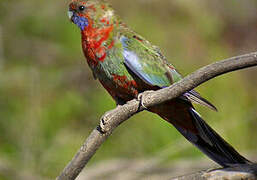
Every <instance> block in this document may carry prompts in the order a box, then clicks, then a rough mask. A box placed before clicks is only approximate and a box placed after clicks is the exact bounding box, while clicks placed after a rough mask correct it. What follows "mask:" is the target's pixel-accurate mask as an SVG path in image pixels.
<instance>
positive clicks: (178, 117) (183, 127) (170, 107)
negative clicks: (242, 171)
mask: <svg viewBox="0 0 257 180" xmlns="http://www.w3.org/2000/svg"><path fill="white" fill-rule="evenodd" d="M151 111H152V112H155V113H157V114H159V115H160V116H161V117H162V118H164V119H165V120H166V121H168V122H170V123H171V124H173V125H174V126H175V128H176V129H177V130H178V131H179V132H180V133H181V134H182V135H183V136H184V137H185V138H186V139H187V140H188V141H190V142H191V143H192V144H194V145H195V146H196V147H197V148H199V149H200V150H201V151H202V152H203V153H204V154H206V155H207V156H208V157H209V158H211V159H212V160H213V161H215V162H216V163H218V164H220V165H221V166H223V167H229V166H233V165H235V164H249V163H251V162H250V161H249V160H247V159H246V158H244V157H243V156H241V155H240V154H239V153H238V152H237V151H236V150H235V149H234V148H233V147H232V146H231V145H229V144H228V143H227V142H226V141H225V140H224V139H223V138H222V137H220V136H219V135H218V134H217V133H216V132H215V131H214V130H213V129H212V128H211V127H210V126H209V125H208V124H207V123H206V122H205V121H204V120H203V119H202V118H201V117H200V115H199V114H198V113H197V112H196V111H195V110H194V108H193V107H192V105H189V104H187V103H185V102H183V101H181V100H180V99H176V100H173V101H170V102H167V103H165V104H163V105H161V106H159V107H154V108H153V109H152V110H151ZM168 112H169V114H167V113H168Z"/></svg>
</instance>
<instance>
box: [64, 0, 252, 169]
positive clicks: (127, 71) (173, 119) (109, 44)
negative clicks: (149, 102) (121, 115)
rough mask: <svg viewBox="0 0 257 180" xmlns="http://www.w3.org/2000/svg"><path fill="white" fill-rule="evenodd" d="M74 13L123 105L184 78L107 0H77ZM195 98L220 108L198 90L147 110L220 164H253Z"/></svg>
mask: <svg viewBox="0 0 257 180" xmlns="http://www.w3.org/2000/svg"><path fill="white" fill-rule="evenodd" d="M68 16H69V19H70V21H71V22H72V23H74V24H75V25H76V26H77V27H78V28H79V29H80V33H81V43H82V51H83V53H84V56H85V59H86V61H87V63H88V65H89V67H90V69H91V70H92V73H93V77H94V78H95V79H98V80H99V82H100V83H101V85H102V86H103V87H104V88H105V89H106V90H107V92H108V93H109V94H110V95H111V97H112V98H113V99H114V101H115V102H116V104H117V105H124V104H125V103H126V102H128V101H130V100H132V99H135V98H139V95H140V94H141V93H143V92H145V91H155V90H159V89H163V88H167V87H169V86H170V85H172V84H174V83H176V82H178V81H179V80H181V79H182V78H183V77H182V75H180V73H179V72H178V71H177V70H176V69H175V67H174V66H173V65H172V64H170V63H169V62H168V60H167V59H166V58H165V56H164V55H163V53H162V52H161V50H160V49H159V48H158V47H157V46H155V45H153V44H151V43H150V42H149V41H148V40H146V39H145V38H144V37H142V36H141V35H139V34H137V33H136V32H134V31H133V30H131V29H130V28H129V27H128V26H127V25H126V24H125V23H124V22H123V21H122V20H121V18H120V17H119V16H117V15H116V14H115V12H114V9H113V8H112V6H111V5H110V4H109V3H108V2H107V1H106V0H73V1H71V2H70V4H69V7H68ZM193 103H198V104H201V105H203V106H206V107H209V108H210V109H212V110H215V111H216V110H217V109H216V107H215V106H214V105H212V104H211V103H210V102H209V101H207V100H206V99H204V98H202V97H201V96H200V94H199V93H198V92H196V91H195V90H190V91H188V92H186V93H184V94H182V95H181V96H179V97H177V98H175V99H172V100H169V101H167V102H164V103H161V104H159V105H155V106H152V107H149V108H147V110H148V111H150V112H152V113H155V114H157V115H159V116H160V117H161V118H162V119H164V120H165V121H167V122H168V123H170V124H171V125H173V126H174V127H175V129H177V130H178V131H179V132H180V133H181V134H182V135H183V136H184V137H185V138H186V139H187V140H188V141H189V142H191V143H192V144H193V145H195V146H196V147H197V148H198V149H199V150H200V151H202V152H203V153H204V154H205V155H207V156H208V157H209V158H210V159H212V160H213V161H215V162H216V163H218V164H219V165H220V166H222V167H231V166H234V165H237V164H249V163H251V162H250V161H249V160H248V159H246V158H245V157H243V156H242V155H240V154H239V153H238V152H237V151H236V150H235V149H234V148H233V147H232V146H231V145H230V144H228V143H227V142H226V141H225V140H224V139H223V138H222V137H221V136H220V135H218V133H217V132H215V131H214V130H213V129H212V128H211V127H210V126H209V125H208V124H207V123H206V122H205V121H204V120H203V119H202V117H201V115H200V114H199V113H198V112H197V111H196V110H195V108H194V107H193Z"/></svg>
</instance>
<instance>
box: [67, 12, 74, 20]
mask: <svg viewBox="0 0 257 180" xmlns="http://www.w3.org/2000/svg"><path fill="white" fill-rule="evenodd" d="M73 15H74V12H73V11H71V10H69V11H68V17H69V19H70V20H71V21H72V17H73Z"/></svg>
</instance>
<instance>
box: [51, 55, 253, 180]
mask: <svg viewBox="0 0 257 180" xmlns="http://www.w3.org/2000/svg"><path fill="white" fill-rule="evenodd" d="M256 65H257V52H254V53H250V54H246V55H242V56H238V57H234V58H230V59H227V60H223V61H220V62H216V63H213V64H211V65H208V66H205V67H203V68H201V69H199V70H197V71H196V72H194V73H192V74H191V75H188V76H187V77H185V78H184V79H182V80H181V81H179V82H177V83H175V84H173V85H172V86H170V87H168V88H164V89H161V90H158V91H151V92H150V91H149V92H144V93H142V96H143V98H142V100H143V102H140V101H139V100H137V99H134V100H132V101H129V102H127V103H126V104H125V105H123V106H118V107H117V108H115V109H114V110H111V111H109V112H107V113H105V115H104V116H103V117H102V118H101V122H100V125H99V126H98V127H97V128H96V129H95V130H93V132H92V133H91V134H90V136H89V137H88V138H87V140H86V141H85V143H84V144H83V145H82V147H81V148H80V150H79V151H78V152H77V154H76V155H75V156H74V158H73V159H72V160H71V162H70V163H69V164H68V165H67V166H66V167H65V169H64V170H63V172H62V173H61V174H60V176H59V177H57V178H56V179H57V180H73V179H75V178H76V177H77V176H78V175H79V173H80V172H81V171H82V169H83V168H84V167H85V166H86V164H87V163H88V161H89V160H90V159H91V157H92V156H93V155H94V154H95V153H96V151H97V149H98V148H99V147H100V146H101V145H102V143H103V142H104V141H105V140H106V139H107V138H108V137H109V136H110V135H111V134H112V132H113V131H114V129H115V128H116V127H118V126H119V125H120V124H121V123H123V122H124V121H126V120H127V119H129V118H130V117H131V116H133V115H135V114H136V113H138V112H140V111H143V110H145V109H144V107H142V106H141V104H144V106H145V107H146V108H148V107H151V106H153V105H157V104H161V103H163V102H165V101H168V100H171V99H173V98H176V97H178V96H180V95H181V94H183V93H185V92H187V91H189V90H191V89H194V88H195V87H197V86H199V85H200V84H202V83H204V82H206V81H208V80H210V79H212V78H214V77H217V76H219V75H222V74H225V73H228V72H231V71H236V70H239V69H244V68H248V67H253V66H256Z"/></svg>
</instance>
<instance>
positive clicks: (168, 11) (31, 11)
mask: <svg viewBox="0 0 257 180" xmlns="http://www.w3.org/2000/svg"><path fill="white" fill-rule="evenodd" d="M248 1H249V3H252V6H251V7H249V12H248V13H247V16H246V15H245V14H244V15H243V14H238V13H236V12H237V11H240V8H242V9H244V10H245V9H246V8H247V5H245V6H241V5H240V4H241V3H240V4H235V3H234V2H232V1H231V2H230V1H228V2H222V3H221V2H220V1H216V0H215V1H212V2H211V3H210V4H209V3H207V2H205V1H201V0H199V2H198V1H197V2H192V1H189V0H184V1H122V2H120V1H118V0H112V2H113V5H114V7H115V9H117V11H118V13H119V14H120V15H121V16H122V18H123V19H124V20H125V22H126V23H127V24H129V25H130V26H131V27H132V28H133V29H134V30H135V31H136V32H138V33H140V34H141V35H143V36H144V37H146V38H147V39H149V40H150V41H151V42H153V44H155V45H158V46H160V48H161V49H162V51H163V53H164V54H165V55H166V56H167V58H168V59H169V60H170V62H172V63H173V64H174V65H175V66H176V67H177V68H178V70H179V71H180V72H181V73H182V74H184V75H186V74H189V73H190V72H192V71H194V70H196V69H197V68H199V67H201V66H204V65H206V64H209V63H211V62H214V61H217V60H221V59H223V58H227V57H230V56H233V55H237V54H239V52H243V51H244V50H245V49H244V47H249V49H254V48H256V42H257V37H256V33H255V29H252V28H249V27H255V25H256V24H257V17H256V14H255V16H254V15H253V14H252V13H250V11H252V10H253V9H254V7H255V8H257V5H256V3H253V2H252V1H251V0H247V1H245V4H247V3H248ZM231 3H233V7H234V6H236V7H237V8H236V9H237V10H235V11H236V12H235V13H232V14H231V13H230V12H227V11H224V9H223V8H222V7H223V6H224V7H229V6H230V5H231ZM67 4H68V2H67V3H66V2H65V3H63V2H61V1H59V2H53V1H50V0H45V1H31V0H22V1H19V2H16V1H2V2H1V3H0V30H2V31H0V33H1V32H2V35H0V37H2V38H3V39H2V40H3V54H2V55H1V54H0V61H1V62H3V65H4V66H3V65H2V63H0V64H1V65H2V66H3V67H1V68H0V118H1V119H0V147H1V148H0V161H1V159H7V160H8V161H9V162H10V163H11V164H12V165H13V167H14V168H17V169H23V170H26V171H30V172H33V173H35V174H40V175H41V176H44V177H51V178H53V177H55V176H56V175H57V174H58V172H59V171H60V170H61V169H62V168H63V167H64V166H65V164H66V163H67V162H68V161H69V160H70V159H71V158H72V156H73V155H74V153H75V152H76V151H77V149H78V148H79V147H80V145H81V144H82V142H83V141H84V140H85V138H86V137H87V136H88V134H89V133H90V131H91V130H92V129H93V128H94V127H96V125H97V124H98V123H99V122H98V121H99V119H100V117H101V116H102V114H103V113H104V112H105V111H108V110H110V109H112V108H114V107H115V103H114V102H113V100H112V99H111V97H110V96H109V95H108V94H107V93H106V92H105V91H104V90H103V88H102V87H101V86H100V84H99V83H98V82H97V81H94V80H93V76H92V74H91V71H90V69H89V68H88V67H87V64H86V62H85V59H84V57H83V54H82V51H81V45H80V34H79V31H78V29H77V28H76V27H75V26H74V25H72V24H71V23H70V22H69V20H68V18H67V16H66V9H67ZM220 4H221V5H222V6H219V5H220ZM255 5H256V6H255ZM38 7H40V10H38ZM212 7H216V9H215V10H214V9H213V8H212ZM225 9H226V8H225ZM13 12H15V13H13ZM226 13H229V14H226ZM235 17H236V18H238V17H239V18H242V19H244V20H247V22H249V24H245V23H244V21H238V22H237V21H235V20H234V18H235ZM250 23H251V24H250ZM234 26H235V27H237V28H238V29H237V31H236V32H235V31H234V30H235V29H233V28H230V27H234ZM248 26H249V27H248ZM240 28H241V29H240ZM244 29H248V31H249V32H248V33H249V36H246V35H245V34H244V33H243V30H244ZM227 32H233V33H235V35H233V36H227V34H226V33H227ZM251 32H252V33H251ZM233 38H235V39H233ZM234 41H240V42H242V44H241V45H240V46H239V47H238V46H235V44H233V43H230V42H234ZM0 48H1V46H0ZM255 50H256V49H255ZM0 53H1V50H0ZM2 56H3V58H2ZM255 77H256V70H247V71H242V72H236V73H231V74H227V75H224V76H222V77H219V78H216V79H213V80H211V81H209V82H207V83H205V84H204V85H202V86H200V87H199V88H197V89H198V90H199V92H201V94H202V95H203V96H204V97H206V98H207V99H209V100H210V101H211V102H213V103H214V104H215V105H216V106H217V107H218V109H219V112H218V113H215V112H212V111H210V110H207V109H205V108H202V107H199V106H196V107H197V109H198V110H199V111H200V113H201V114H202V116H203V118H204V119H206V121H207V122H208V123H209V124H210V125H211V126H212V127H214V129H216V130H217V131H218V132H219V133H220V134H222V136H223V137H225V139H226V140H228V141H229V142H230V143H231V144H232V145H233V146H234V147H236V148H237V149H239V151H240V152H248V151H249V152H251V151H252V152H256V149H257V144H256V142H255V141H254V140H255V139H256V138H257V134H256V121H257V114H256V108H257V104H256V100H257V97H256V88H257V87H256V78H255ZM159 156H161V157H162V158H163V162H164V163H166V162H170V161H172V160H174V159H180V158H187V157H190V158H192V157H195V158H199V157H203V155H202V153H200V152H199V151H198V150H196V148H194V147H193V146H192V145H191V144H189V143H187V142H186V140H185V139H184V138H182V137H181V135H180V134H179V133H178V132H177V131H176V130H175V129H174V128H173V127H171V126H170V125H168V124H167V123H166V122H165V121H163V120H161V119H160V118H159V117H158V116H156V115H154V114H151V113H149V112H143V113H140V114H138V115H136V116H135V117H133V118H131V120H129V121H127V122H126V123H124V124H123V125H122V126H121V127H120V128H118V129H117V130H116V131H115V132H114V133H113V135H112V136H111V137H110V138H109V139H108V140H107V142H106V143H104V145H103V146H102V147H101V148H100V149H99V151H98V152H97V154H96V156H94V158H93V160H92V161H91V162H90V164H94V163H97V162H99V161H101V160H104V159H111V158H118V157H120V158H125V159H126V158H138V159H140V158H141V157H147V158H149V159H150V158H153V157H159ZM0 179H3V178H1V172H0ZM6 179H8V178H6Z"/></svg>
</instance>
